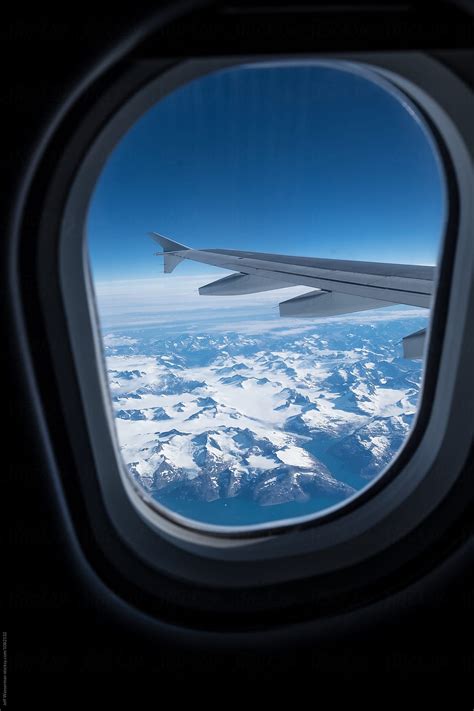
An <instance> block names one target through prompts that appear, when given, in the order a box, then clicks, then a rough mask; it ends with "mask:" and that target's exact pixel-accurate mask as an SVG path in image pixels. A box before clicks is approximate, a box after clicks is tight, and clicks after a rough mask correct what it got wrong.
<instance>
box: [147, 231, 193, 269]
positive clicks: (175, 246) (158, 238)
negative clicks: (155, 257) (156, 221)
mask: <svg viewBox="0 0 474 711" xmlns="http://www.w3.org/2000/svg"><path fill="white" fill-rule="evenodd" d="M148 234H149V236H150V237H151V238H152V240H153V241H154V242H158V244H159V245H160V246H161V247H162V248H163V257H164V259H163V266H164V269H163V271H164V272H165V274H171V272H172V271H173V269H175V267H177V266H178V264H179V263H180V262H182V261H183V259H184V257H180V256H179V255H178V254H175V252H184V251H186V250H188V249H189V247H186V246H185V245H184V244H180V243H179V242H173V240H172V239H168V237H163V235H159V234H158V232H149V233H148Z"/></svg>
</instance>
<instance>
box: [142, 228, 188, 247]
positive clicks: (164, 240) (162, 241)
mask: <svg viewBox="0 0 474 711" xmlns="http://www.w3.org/2000/svg"><path fill="white" fill-rule="evenodd" d="M148 234H149V236H150V237H151V238H152V240H154V241H155V242H158V244H159V245H160V246H161V247H163V252H182V251H183V250H185V249H189V247H186V245H184V244H180V243H179V242H174V241H173V240H172V239H168V237H163V235H159V234H158V232H149V233H148Z"/></svg>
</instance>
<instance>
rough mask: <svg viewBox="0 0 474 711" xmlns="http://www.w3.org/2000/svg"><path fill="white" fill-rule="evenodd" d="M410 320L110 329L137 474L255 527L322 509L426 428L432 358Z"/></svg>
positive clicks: (160, 490)
mask: <svg viewBox="0 0 474 711" xmlns="http://www.w3.org/2000/svg"><path fill="white" fill-rule="evenodd" d="M426 322H427V318H425V317H423V316H419V315H415V316H411V315H410V313H409V311H407V312H406V313H405V314H403V315H402V316H401V317H399V318H387V319H386V320H384V319H383V318H378V319H376V320H374V321H373V322H371V321H370V319H365V320H357V319H355V320H354V321H348V320H347V319H345V320H343V321H331V322H328V323H324V322H318V323H315V324H314V326H311V327H309V328H308V327H306V328H305V329H304V330H301V329H300V328H296V327H295V328H293V329H292V328H291V327H289V326H282V327H281V328H274V329H272V330H271V331H264V330H263V332H262V333H261V334H258V333H251V334H249V333H245V332H239V331H237V330H235V331H232V330H229V331H217V332H216V331H213V330H210V331H209V332H206V330H205V329H204V327H201V328H202V330H198V331H196V330H194V331H191V330H189V331H188V332H186V331H185V332H183V333H173V332H170V331H169V330H166V329H163V328H154V327H152V326H151V327H149V326H148V327H133V328H130V327H127V328H124V329H108V330H107V331H104V340H103V343H104V355H105V360H106V368H107V373H108V379H109V386H110V394H111V402H112V406H113V409H114V414H115V423H116V428H117V435H118V441H119V444H120V451H121V455H122V457H123V460H124V463H125V466H126V468H127V470H128V472H129V475H130V476H131V477H132V478H133V479H134V481H135V482H136V483H137V484H138V485H139V486H140V487H142V488H143V490H144V491H146V492H147V493H148V494H149V495H151V496H152V497H153V498H154V499H155V500H156V501H159V502H161V503H162V504H163V505H165V506H166V507H167V508H169V509H170V510H172V511H175V512H177V513H180V514H182V515H184V516H187V517H188V518H191V519H193V520H196V521H201V522H204V523H212V524H219V525H229V526H236V525H252V524H257V523H262V522H267V521H278V520H287V519H291V518H295V517H298V516H302V515H307V514H311V513H316V512H319V511H322V510H324V509H326V508H328V507H331V506H334V505H336V504H340V503H341V502H344V501H345V500H347V499H348V498H350V497H352V496H353V495H354V494H355V493H356V492H358V491H361V490H362V489H364V488H366V487H367V486H368V485H369V484H370V483H371V482H372V481H373V480H374V478H375V477H377V476H378V475H379V474H380V473H381V472H382V471H383V470H384V469H385V468H386V467H387V465H388V464H390V462H391V461H392V460H393V459H394V457H395V456H396V454H397V452H398V451H399V450H400V448H401V447H402V446H403V443H404V442H405V441H406V439H407V436H408V434H409V432H410V430H411V428H412V426H413V422H414V418H415V415H416V411H417V406H418V402H419V396H420V388H421V382H422V374H423V373H422V371H423V364H422V362H421V361H410V360H406V359H404V358H403V357H402V346H401V339H402V337H403V335H405V334H406V333H407V332H411V331H415V330H416V329H419V328H422V327H425V326H426Z"/></svg>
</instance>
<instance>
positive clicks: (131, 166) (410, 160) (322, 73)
mask: <svg viewBox="0 0 474 711" xmlns="http://www.w3.org/2000/svg"><path fill="white" fill-rule="evenodd" d="M443 219H444V185H443V180H442V177H441V173H440V170H439V167H438V162H437V158H436V155H435V153H434V151H433V148H432V145H431V143H430V140H429V138H428V137H427V134H426V133H425V130H424V128H423V127H422V126H421V125H420V123H419V122H418V120H417V118H416V116H415V115H414V114H413V112H412V110H411V109H410V107H408V106H406V105H404V104H403V103H402V102H401V101H400V100H399V99H398V98H396V97H394V96H393V95H392V94H390V93H389V92H387V91H386V90H385V89H384V88H381V87H380V86H379V85H377V84H376V83H374V82H372V81H370V80H368V79H366V78H365V77H361V76H360V75H357V74H355V73H353V72H351V71H342V70H341V69H334V68H333V67H327V66H317V65H314V64H313V65H311V64H306V65H305V64H303V65H298V66H296V65H292V66H265V67H260V68H256V67H251V66H247V67H239V68H235V69H230V70H224V71H219V72H215V73H212V74H209V75H207V76H205V77H203V78H201V79H198V80H196V81H193V82H191V83H189V84H187V85H185V86H184V87H182V88H180V89H178V90H177V91H174V92H173V93H172V94H170V95H169V96H168V97H166V98H165V99H163V100H161V101H159V102H158V103H157V104H156V105H155V106H154V107H153V108H152V109H150V110H149V111H148V112H147V113H145V114H144V115H143V116H142V118H141V119H139V120H138V121H137V122H136V123H135V124H134V126H133V127H132V128H131V129H130V130H129V131H128V132H127V134H126V135H125V136H124V137H123V139H122V140H121V142H120V143H119V144H118V145H117V147H116V148H115V150H114V151H113V152H112V154H111V156H110V158H109V160H108V162H107V164H106V166H105V168H104V170H103V172H102V174H101V176H100V178H99V181H98V183H97V185H96V188H95V191H94V194H93V197H92V200H91V204H90V210H89V215H88V223H87V234H88V244H89V253H90V261H91V266H92V272H93V276H94V280H95V282H96V285H97V289H98V290H100V291H101V293H104V290H105V291H107V288H109V292H108V293H109V294H113V293H114V289H115V287H114V286H113V283H114V282H121V283H122V286H123V285H124V283H126V282H127V281H133V282H136V281H137V280H140V279H147V280H149V279H157V280H166V292H167V293H168V296H167V298H168V300H169V298H170V296H169V295H170V294H171V293H176V294H181V293H182V292H183V289H184V290H186V289H187V288H188V290H189V288H191V282H192V288H193V289H194V291H193V293H195V291H196V289H197V286H195V285H194V281H193V280H191V281H190V282H189V287H186V279H183V277H186V276H187V275H188V276H190V277H191V276H193V277H194V276H199V275H200V274H202V275H203V278H207V280H208V281H209V280H211V281H212V279H213V278H217V277H220V276H224V275H225V274H226V273H227V272H224V271H223V270H218V269H213V268H212V267H209V266H207V265H199V264H194V265H193V264H191V263H189V262H184V263H182V264H180V265H179V266H178V267H177V269H176V270H175V272H174V273H173V274H172V275H163V274H162V259H161V258H160V257H156V256H153V255H154V253H155V252H156V251H157V245H156V244H155V243H153V242H152V241H151V240H150V239H149V238H148V237H147V233H148V232H150V231H157V232H159V233H161V234H164V235H166V236H168V237H170V238H171V239H174V240H177V241H178V242H182V243H184V244H186V245H188V246H191V247H196V248H204V249H205V248H212V247H217V248H229V249H242V250H255V251H267V252H278V253H282V254H292V255H308V256H316V257H329V258H336V259H338V258H340V259H364V260H369V261H387V262H400V263H414V264H435V263H436V260H437V252H438V247H439V240H440V235H441V233H442V229H443ZM216 274H217V277H216ZM208 277H209V278H208ZM164 283H165V282H162V284H164ZM202 283H207V282H206V281H204V280H203V282H202ZM99 285H100V286H99ZM107 285H109V286H107ZM116 286H117V285H116ZM134 288H136V283H135V286H134ZM115 291H116V293H118V292H117V290H116V289H115ZM119 291H120V290H119ZM123 292H125V293H126V285H125V286H123V288H122V290H121V293H122V294H123ZM122 298H123V297H122ZM196 298H199V297H196ZM202 298H203V299H207V298H209V297H202ZM258 298H260V297H258ZM262 298H267V297H262ZM274 300H275V302H276V303H277V302H278V300H279V299H278V298H276V297H274Z"/></svg>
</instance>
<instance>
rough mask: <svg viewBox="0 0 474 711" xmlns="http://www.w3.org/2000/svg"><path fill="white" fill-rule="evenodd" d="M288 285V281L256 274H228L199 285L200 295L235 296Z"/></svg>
mask: <svg viewBox="0 0 474 711" xmlns="http://www.w3.org/2000/svg"><path fill="white" fill-rule="evenodd" d="M285 287H288V282H287V281H283V280H282V279H278V278H276V279H274V278H273V277H270V278H269V277H263V276H261V275H258V274H241V273H236V274H230V275H229V276H225V277H223V278H222V279H217V281H213V282H211V283H210V284H206V285H205V286H201V287H200V289H199V293H200V294H201V296H206V295H216V296H235V295H241V294H258V293H259V292H261V291H272V290H273V289H283V288H285Z"/></svg>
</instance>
